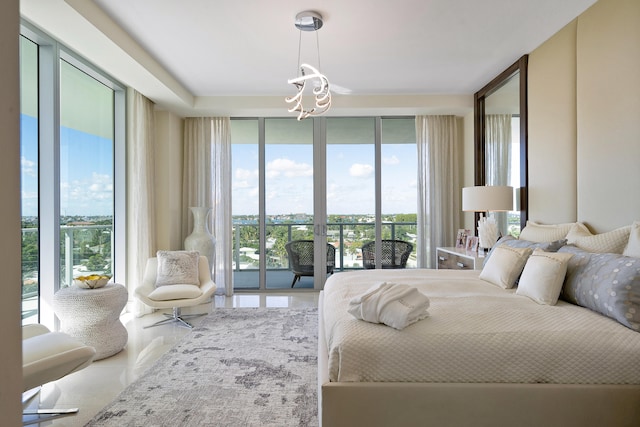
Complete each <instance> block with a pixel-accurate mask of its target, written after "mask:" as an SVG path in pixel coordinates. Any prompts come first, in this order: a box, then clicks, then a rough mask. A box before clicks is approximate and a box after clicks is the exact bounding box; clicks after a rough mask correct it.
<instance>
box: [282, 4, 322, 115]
mask: <svg viewBox="0 0 640 427" xmlns="http://www.w3.org/2000/svg"><path fill="white" fill-rule="evenodd" d="M322 24H323V21H322V16H321V15H320V14H319V13H316V12H312V11H305V12H300V13H298V14H297V15H296V21H295V26H296V28H298V29H299V30H300V34H299V36H300V37H299V40H298V69H297V72H298V75H297V77H295V78H293V79H289V80H287V82H288V83H290V84H292V85H294V86H295V87H296V90H297V91H298V92H297V93H296V94H295V95H293V96H290V97H287V98H285V101H286V102H287V103H289V104H293V105H292V107H291V108H289V110H288V111H289V112H290V113H293V112H295V113H298V120H302V119H305V118H307V117H309V116H319V115H321V114H324V113H326V112H327V111H329V108H330V107H331V91H330V90H329V79H327V77H326V76H325V75H324V74H322V73H321V72H320V71H319V70H318V69H317V68H315V67H313V66H311V65H309V64H301V63H300V49H301V45H302V32H303V31H316V47H317V50H318V68H320V42H319V40H318V33H317V30H319V29H320V28H322ZM307 85H312V86H313V89H312V93H313V95H314V97H315V106H314V107H312V108H310V109H307V108H305V106H304V105H303V104H302V101H303V99H302V95H303V94H304V91H305V89H306V87H307Z"/></svg>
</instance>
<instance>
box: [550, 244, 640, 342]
mask: <svg viewBox="0 0 640 427" xmlns="http://www.w3.org/2000/svg"><path fill="white" fill-rule="evenodd" d="M558 252H559V253H571V254H573V257H572V258H571V259H570V260H569V264H568V265H567V277H566V279H565V281H564V286H563V287H562V294H561V295H560V297H561V298H562V299H564V300H565V301H568V302H571V303H573V304H577V305H580V306H582V307H586V308H589V309H591V310H593V311H596V312H598V313H600V314H603V315H605V316H608V317H610V318H612V319H615V320H617V321H618V322H620V323H622V324H623V325H625V326H627V327H629V328H631V329H633V330H636V331H640V258H632V257H628V256H624V255H619V254H612V253H590V252H587V251H584V250H582V249H580V248H577V247H575V246H565V247H563V248H562V249H560V250H559V251H558Z"/></svg>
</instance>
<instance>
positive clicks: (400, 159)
mask: <svg viewBox="0 0 640 427" xmlns="http://www.w3.org/2000/svg"><path fill="white" fill-rule="evenodd" d="M231 141H232V159H233V160H232V161H233V164H232V174H233V196H232V200H233V208H232V215H233V226H234V239H233V248H234V249H233V250H234V254H233V268H234V288H235V289H267V290H269V289H283V288H291V286H292V277H293V276H292V273H291V271H290V270H289V260H288V256H287V252H286V250H285V244H286V243H287V242H289V241H291V240H300V239H302V240H314V241H315V242H316V243H317V244H320V241H321V240H322V239H318V236H322V237H323V238H326V242H327V243H328V244H330V245H333V246H334V247H335V249H336V257H335V269H334V271H340V270H347V269H361V268H363V263H362V255H361V249H360V248H361V247H362V244H363V243H364V242H367V241H371V240H375V239H376V235H377V234H379V236H380V238H381V239H401V240H407V241H409V242H410V243H412V244H413V247H414V251H413V253H412V255H411V257H410V260H409V262H408V263H407V266H408V267H415V266H416V257H415V251H416V248H417V245H416V240H417V233H416V217H417V214H416V213H417V163H416V158H417V156H416V136H415V121H414V119H413V118H406V117H397V118H396V117H393V118H380V117H356V118H350V117H346V118H342V117H340V118H337V117H336V118H315V119H306V120H303V121H296V120H295V119H291V118H286V119H282V118H266V119H262V118H261V119H236V120H232V121H231ZM321 148H324V150H323V149H321ZM324 165H326V168H325V166H324ZM325 209H326V221H325V219H322V220H321V219H319V217H320V216H324V214H323V212H324V210H325ZM316 247H318V245H316ZM319 286H321V284H319V283H316V282H315V277H311V276H303V277H302V278H301V279H300V281H299V282H298V283H296V284H295V288H311V287H316V288H317V287H319Z"/></svg>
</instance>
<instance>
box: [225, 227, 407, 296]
mask: <svg viewBox="0 0 640 427" xmlns="http://www.w3.org/2000/svg"><path fill="white" fill-rule="evenodd" d="M258 236H259V232H258V224H257V223H256V222H251V221H245V222H239V221H236V222H235V223H234V226H233V278H234V289H236V290H244V289H251V290H255V289H258V287H259V285H258V283H259V282H258V281H259V264H260V260H261V258H262V257H261V255H260V253H259V240H258ZM313 236H314V233H313V224H311V223H309V222H289V221H287V222H286V223H281V224H279V223H276V222H271V223H268V224H267V226H266V245H265V246H266V263H267V265H266V268H267V273H266V274H267V283H266V288H267V289H290V288H291V281H292V279H293V275H292V273H291V272H290V271H289V260H288V257H287V252H286V250H285V248H284V245H285V244H286V243H287V242H289V241H291V240H298V239H309V240H313ZM382 238H383V239H400V240H406V241H408V242H410V243H412V244H413V247H414V250H413V252H412V253H411V256H410V257H409V261H408V263H407V267H408V268H415V267H416V266H417V263H416V247H417V245H416V240H417V224H416V223H415V222H383V223H382ZM374 239H375V224H374V223H373V222H335V223H328V224H327V242H328V243H330V244H332V245H333V246H335V248H336V268H335V272H342V271H349V270H360V269H362V268H363V267H362V252H361V251H360V248H361V247H362V244H363V243H365V242H368V241H371V240H374ZM295 288H296V289H299V288H303V289H304V288H307V289H312V288H313V277H303V278H302V279H301V281H300V282H299V283H297V284H296V286H295Z"/></svg>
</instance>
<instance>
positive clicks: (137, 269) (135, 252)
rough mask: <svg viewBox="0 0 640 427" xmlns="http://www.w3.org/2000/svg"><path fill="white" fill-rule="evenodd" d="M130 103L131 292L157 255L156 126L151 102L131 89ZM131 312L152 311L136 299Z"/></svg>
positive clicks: (144, 312)
mask: <svg viewBox="0 0 640 427" xmlns="http://www.w3.org/2000/svg"><path fill="white" fill-rule="evenodd" d="M127 103H128V105H127V116H128V117H127V121H128V122H129V126H128V127H127V176H128V178H127V179H128V184H127V188H128V193H127V230H128V231H127V264H128V266H127V285H128V287H129V289H132V287H136V286H138V285H139V284H141V283H142V276H143V274H144V269H145V266H146V264H147V260H148V259H149V258H150V257H153V256H155V253H156V234H155V229H156V216H155V186H154V174H155V168H154V126H155V124H154V112H153V103H152V102H151V101H150V100H149V99H147V98H146V97H144V96H143V95H142V94H140V93H139V92H137V91H135V90H134V89H128V94H127ZM129 295H132V292H129ZM132 310H133V313H134V314H135V315H136V316H141V315H143V314H146V313H151V311H152V309H151V308H150V307H147V306H146V305H145V304H143V303H141V302H140V301H138V300H137V299H135V300H134V305H133V307H132Z"/></svg>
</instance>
